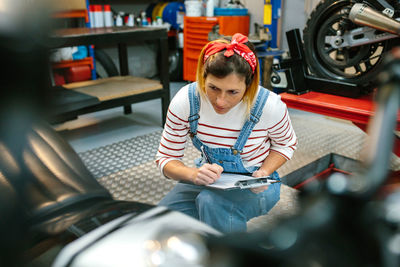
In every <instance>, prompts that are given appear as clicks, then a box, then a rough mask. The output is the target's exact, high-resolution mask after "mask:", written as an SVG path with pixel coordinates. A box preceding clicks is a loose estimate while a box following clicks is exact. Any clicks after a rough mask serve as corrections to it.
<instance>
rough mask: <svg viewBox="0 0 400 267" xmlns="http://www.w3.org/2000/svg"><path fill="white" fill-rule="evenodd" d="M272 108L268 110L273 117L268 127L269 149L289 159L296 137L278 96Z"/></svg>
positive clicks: (295, 143)
mask: <svg viewBox="0 0 400 267" xmlns="http://www.w3.org/2000/svg"><path fill="white" fill-rule="evenodd" d="M272 106H274V109H273V110H270V111H269V112H270V114H271V117H272V118H274V120H273V123H272V125H271V126H270V127H269V128H268V132H269V138H270V140H271V148H270V151H274V152H277V153H279V154H280V155H281V156H283V157H284V158H286V159H287V160H289V159H291V158H292V156H293V153H294V151H295V150H296V148H297V137H296V133H295V132H294V129H293V126H292V122H291V120H290V116H289V112H288V109H287V107H286V104H285V103H283V102H282V101H281V100H280V97H279V96H278V97H277V98H276V100H275V101H274V103H273V105H272Z"/></svg>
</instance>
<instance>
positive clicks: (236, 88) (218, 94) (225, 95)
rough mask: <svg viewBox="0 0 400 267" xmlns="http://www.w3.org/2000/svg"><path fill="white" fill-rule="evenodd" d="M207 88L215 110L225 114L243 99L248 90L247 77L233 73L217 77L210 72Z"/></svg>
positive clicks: (206, 81) (206, 82)
mask: <svg viewBox="0 0 400 267" xmlns="http://www.w3.org/2000/svg"><path fill="white" fill-rule="evenodd" d="M205 89H206V94H207V97H208V100H210V102H211V104H212V106H213V108H214V110H215V112H217V113H218V114H225V113H227V112H228V111H229V110H230V109H231V108H233V107H234V106H236V104H238V103H239V102H240V101H241V100H242V98H243V96H244V93H245V92H246V82H245V77H243V76H241V75H237V74H234V73H232V74H229V75H227V76H226V77H224V78H217V77H215V76H214V75H212V74H208V75H207V77H206V79H205Z"/></svg>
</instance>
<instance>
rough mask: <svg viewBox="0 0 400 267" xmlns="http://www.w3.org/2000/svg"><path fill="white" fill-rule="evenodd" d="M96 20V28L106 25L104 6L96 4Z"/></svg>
mask: <svg viewBox="0 0 400 267" xmlns="http://www.w3.org/2000/svg"><path fill="white" fill-rule="evenodd" d="M94 22H95V27H96V28H101V27H104V15H103V7H102V6H101V5H95V8H94Z"/></svg>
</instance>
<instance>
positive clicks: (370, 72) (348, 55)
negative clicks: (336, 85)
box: [303, 0, 390, 88]
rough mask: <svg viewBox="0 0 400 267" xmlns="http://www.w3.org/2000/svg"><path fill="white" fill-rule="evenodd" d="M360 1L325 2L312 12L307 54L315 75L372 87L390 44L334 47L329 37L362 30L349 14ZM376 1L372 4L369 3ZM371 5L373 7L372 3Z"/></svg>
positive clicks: (306, 38) (307, 29)
mask: <svg viewBox="0 0 400 267" xmlns="http://www.w3.org/2000/svg"><path fill="white" fill-rule="evenodd" d="M357 2H360V1H356V0H322V1H321V2H320V3H319V4H318V5H317V6H316V7H315V9H314V11H313V12H312V13H311V15H310V17H309V19H308V21H307V24H306V27H305V28H304V31H303V41H304V50H305V51H304V52H305V56H306V62H307V65H308V67H309V70H310V72H311V74H313V75H315V76H318V77H324V78H330V79H334V80H341V81H345V82H350V83H355V84H358V85H362V86H365V87H366V88H368V87H371V85H373V82H374V78H375V77H376V74H377V72H379V71H380V65H381V62H382V58H383V54H384V52H385V51H386V50H387V49H388V47H389V46H390V45H389V42H388V41H386V42H379V43H374V44H369V45H363V46H358V47H343V48H334V47H332V46H331V45H330V44H329V43H328V42H327V41H326V37H331V36H337V35H338V34H339V35H342V34H344V33H345V32H346V31H349V30H352V29H354V28H357V27H360V26H358V25H356V24H354V23H353V22H352V21H350V19H348V15H349V12H350V9H351V7H352V6H353V5H354V4H355V3H357ZM369 2H372V1H369ZM369 4H370V5H371V6H373V4H371V3H369Z"/></svg>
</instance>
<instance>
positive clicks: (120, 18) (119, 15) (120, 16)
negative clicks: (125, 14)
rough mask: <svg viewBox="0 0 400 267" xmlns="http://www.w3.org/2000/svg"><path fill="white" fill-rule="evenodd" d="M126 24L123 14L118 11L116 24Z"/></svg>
mask: <svg viewBox="0 0 400 267" xmlns="http://www.w3.org/2000/svg"><path fill="white" fill-rule="evenodd" d="M123 25H124V21H123V20H122V14H121V13H118V15H117V17H116V19H115V26H119V27H120V26H123Z"/></svg>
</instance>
